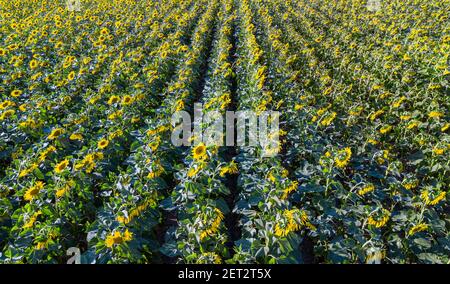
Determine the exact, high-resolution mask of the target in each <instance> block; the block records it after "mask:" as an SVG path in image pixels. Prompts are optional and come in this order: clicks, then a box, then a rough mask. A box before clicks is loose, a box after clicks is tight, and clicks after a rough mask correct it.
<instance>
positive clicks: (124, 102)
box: [122, 95, 133, 106]
mask: <svg viewBox="0 0 450 284" xmlns="http://www.w3.org/2000/svg"><path fill="white" fill-rule="evenodd" d="M132 102H133V97H131V96H128V95H126V96H124V97H123V99H122V105H124V106H127V105H130V104H131V103H132Z"/></svg>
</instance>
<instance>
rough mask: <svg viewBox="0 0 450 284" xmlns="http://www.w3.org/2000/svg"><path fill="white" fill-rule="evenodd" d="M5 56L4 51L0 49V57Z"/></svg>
mask: <svg viewBox="0 0 450 284" xmlns="http://www.w3.org/2000/svg"><path fill="white" fill-rule="evenodd" d="M4 55H6V49H3V48H0V56H4Z"/></svg>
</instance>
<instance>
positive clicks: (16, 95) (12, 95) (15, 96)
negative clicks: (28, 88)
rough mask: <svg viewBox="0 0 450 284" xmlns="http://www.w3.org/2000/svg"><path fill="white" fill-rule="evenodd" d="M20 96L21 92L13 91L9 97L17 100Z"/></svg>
mask: <svg viewBox="0 0 450 284" xmlns="http://www.w3.org/2000/svg"><path fill="white" fill-rule="evenodd" d="M21 94H22V91H21V90H14V91H12V92H11V97H14V98H17V97H20V95H21Z"/></svg>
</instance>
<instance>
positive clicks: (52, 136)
mask: <svg viewBox="0 0 450 284" xmlns="http://www.w3.org/2000/svg"><path fill="white" fill-rule="evenodd" d="M63 133H64V129H62V128H55V129H53V130H52V132H51V133H50V135H49V136H48V139H49V140H53V139H56V138H57V137H58V136H60V135H61V134H63Z"/></svg>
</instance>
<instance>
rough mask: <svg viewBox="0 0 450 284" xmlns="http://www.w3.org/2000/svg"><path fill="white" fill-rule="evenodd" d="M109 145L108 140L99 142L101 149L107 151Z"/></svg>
mask: <svg viewBox="0 0 450 284" xmlns="http://www.w3.org/2000/svg"><path fill="white" fill-rule="evenodd" d="M108 145H109V141H108V140H106V139H102V140H100V141H98V144H97V146H98V148H99V149H105V148H106V147H108Z"/></svg>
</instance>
